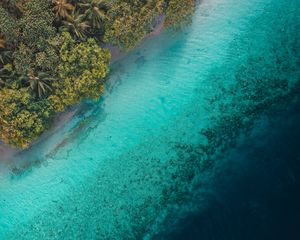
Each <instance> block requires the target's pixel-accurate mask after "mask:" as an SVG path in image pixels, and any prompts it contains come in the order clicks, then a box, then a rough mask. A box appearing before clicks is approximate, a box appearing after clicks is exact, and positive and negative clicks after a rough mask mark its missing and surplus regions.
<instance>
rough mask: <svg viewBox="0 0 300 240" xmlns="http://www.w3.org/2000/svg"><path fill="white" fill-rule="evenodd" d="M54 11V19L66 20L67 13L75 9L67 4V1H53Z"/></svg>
mask: <svg viewBox="0 0 300 240" xmlns="http://www.w3.org/2000/svg"><path fill="white" fill-rule="evenodd" d="M52 2H53V4H54V11H55V12H56V17H61V18H67V17H68V16H69V11H73V10H74V9H75V7H74V6H73V5H72V4H71V3H68V1H67V0H53V1H52Z"/></svg>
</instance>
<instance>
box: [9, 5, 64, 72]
mask: <svg viewBox="0 0 300 240" xmlns="http://www.w3.org/2000/svg"><path fill="white" fill-rule="evenodd" d="M53 20H54V14H53V13H52V12H51V10H50V6H49V4H48V1H47V0H40V1H35V0H29V1H27V2H26V4H25V5H24V12H23V15H22V17H21V18H20V20H19V26H20V28H21V29H22V34H21V37H19V41H20V44H19V47H18V49H17V50H16V51H15V53H14V55H13V58H14V65H15V69H16V71H17V72H18V73H19V74H23V75H27V74H28V72H29V71H30V70H34V71H37V70H42V71H47V70H52V71H53V70H55V68H56V66H57V63H58V56H57V54H56V52H55V51H56V50H55V48H54V47H53V46H52V45H51V44H50V43H49V41H50V40H51V39H52V38H54V37H55V36H56V31H55V28H54V27H53V26H52V23H53Z"/></svg>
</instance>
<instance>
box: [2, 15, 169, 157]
mask: <svg viewBox="0 0 300 240" xmlns="http://www.w3.org/2000/svg"><path fill="white" fill-rule="evenodd" d="M164 21H165V16H164V15H160V16H158V17H157V18H156V19H155V24H154V26H153V28H152V31H151V32H150V33H148V34H147V35H145V36H144V38H143V39H142V40H141V41H140V42H139V44H138V45H140V44H141V43H143V42H144V41H146V40H148V39H150V38H152V37H155V36H157V35H159V34H160V33H161V32H162V31H163V30H164ZM104 48H108V49H109V51H110V53H111V62H110V65H112V64H114V63H116V62H117V61H119V60H121V59H123V58H124V57H126V56H127V55H128V53H129V52H130V51H131V50H129V51H122V50H121V49H120V48H119V47H116V46H113V45H110V44H108V45H106V46H104ZM79 110H80V105H77V106H72V108H71V109H69V110H66V111H64V112H61V113H58V114H56V116H55V117H54V120H53V122H52V125H51V127H50V128H49V129H48V130H46V131H45V132H43V133H42V135H41V136H40V137H39V138H38V139H37V140H35V141H33V142H32V143H31V144H30V146H29V147H28V148H27V149H29V148H31V147H32V146H34V145H35V144H37V143H39V142H41V141H43V140H45V139H46V138H48V137H50V136H51V135H53V134H54V133H55V132H57V131H58V130H59V129H60V128H61V127H63V126H64V125H65V124H66V123H68V122H69V121H70V120H71V119H72V118H73V117H74V115H75V114H76V113H77V112H78V111H79ZM24 150H26V149H18V148H15V147H12V146H10V145H7V144H6V143H4V142H2V141H1V140H0V161H9V160H10V159H12V158H13V157H14V156H16V155H18V154H20V153H21V152H22V151H24Z"/></svg>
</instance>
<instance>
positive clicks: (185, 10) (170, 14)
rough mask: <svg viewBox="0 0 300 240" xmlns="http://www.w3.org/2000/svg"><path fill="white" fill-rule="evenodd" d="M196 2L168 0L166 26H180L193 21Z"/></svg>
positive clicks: (193, 0)
mask: <svg viewBox="0 0 300 240" xmlns="http://www.w3.org/2000/svg"><path fill="white" fill-rule="evenodd" d="M195 5H196V2H195V0H184V1H183V0H167V10H166V20H165V26H167V27H169V26H178V25H181V24H185V23H187V22H189V21H190V20H191V16H192V13H193V12H194V10H195Z"/></svg>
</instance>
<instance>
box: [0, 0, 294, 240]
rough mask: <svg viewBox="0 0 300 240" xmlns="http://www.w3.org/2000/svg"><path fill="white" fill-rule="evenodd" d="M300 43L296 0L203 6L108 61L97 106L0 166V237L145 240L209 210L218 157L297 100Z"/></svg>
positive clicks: (222, 159) (216, 1)
mask: <svg viewBox="0 0 300 240" xmlns="http://www.w3.org/2000/svg"><path fill="white" fill-rule="evenodd" d="M299 36H300V1H298V0H291V1H284V0H252V1H248V0H228V1H225V0H206V1H204V2H203V3H202V4H201V5H200V7H199V9H198V10H197V12H196V13H195V16H194V21H193V24H192V25H191V26H190V27H189V28H187V29H185V30H184V31H183V32H180V33H170V32H165V33H163V34H162V35H160V36H158V37H155V38H154V39H151V40H149V41H147V42H146V43H144V44H143V45H142V46H140V47H139V48H138V49H136V50H135V51H133V52H132V53H130V55H129V56H128V57H126V58H125V59H124V60H121V61H119V62H118V63H116V64H115V65H114V66H113V69H112V73H111V77H110V83H109V84H108V86H107V92H106V95H105V96H104V98H103V99H102V100H101V101H100V102H98V103H86V104H85V105H84V106H85V108H84V110H82V111H81V112H80V113H78V114H77V115H76V117H74V118H73V119H72V121H70V122H69V123H68V124H66V125H65V126H64V127H62V128H61V129H60V130H59V131H57V132H56V133H55V134H53V135H52V136H51V137H49V138H48V139H46V140H45V141H43V142H42V143H40V144H38V145H36V146H34V147H33V148H32V149H30V150H28V151H26V152H24V153H22V154H20V155H19V156H17V157H15V159H13V161H12V162H11V163H9V164H8V163H5V162H2V163H0V164H1V165H0V239H151V238H156V237H157V236H158V235H157V234H159V233H160V232H163V231H165V230H166V229H168V228H170V226H174V224H175V223H176V221H177V220H178V219H180V218H181V217H182V216H185V215H186V214H188V213H190V212H195V211H197V212H199V211H205V209H207V208H208V207H209V204H210V199H211V196H215V195H216V194H217V192H216V188H215V187H214V185H215V179H216V176H217V175H220V174H221V175H223V176H226V171H222V169H226V168H225V167H224V166H229V165H228V164H231V163H232V162H231V161H229V160H228V159H227V158H226V153H227V152H228V151H229V150H230V149H232V148H234V147H235V146H236V145H237V144H239V143H240V142H243V141H245V139H248V137H249V136H255V134H257V133H258V132H260V131H261V130H263V129H264V128H265V125H266V122H268V121H269V120H270V119H271V118H272V116H273V115H272V114H273V113H274V112H277V111H279V110H282V109H286V108H288V106H290V105H292V103H293V102H296V101H297V96H298V95H299V88H300V56H299V49H300V42H299V41H300V38H299ZM244 162H245V163H244ZM244 162H238V163H236V165H234V166H233V168H234V170H235V171H240V168H241V166H243V164H248V163H247V161H246V160H245V161H244Z"/></svg>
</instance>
